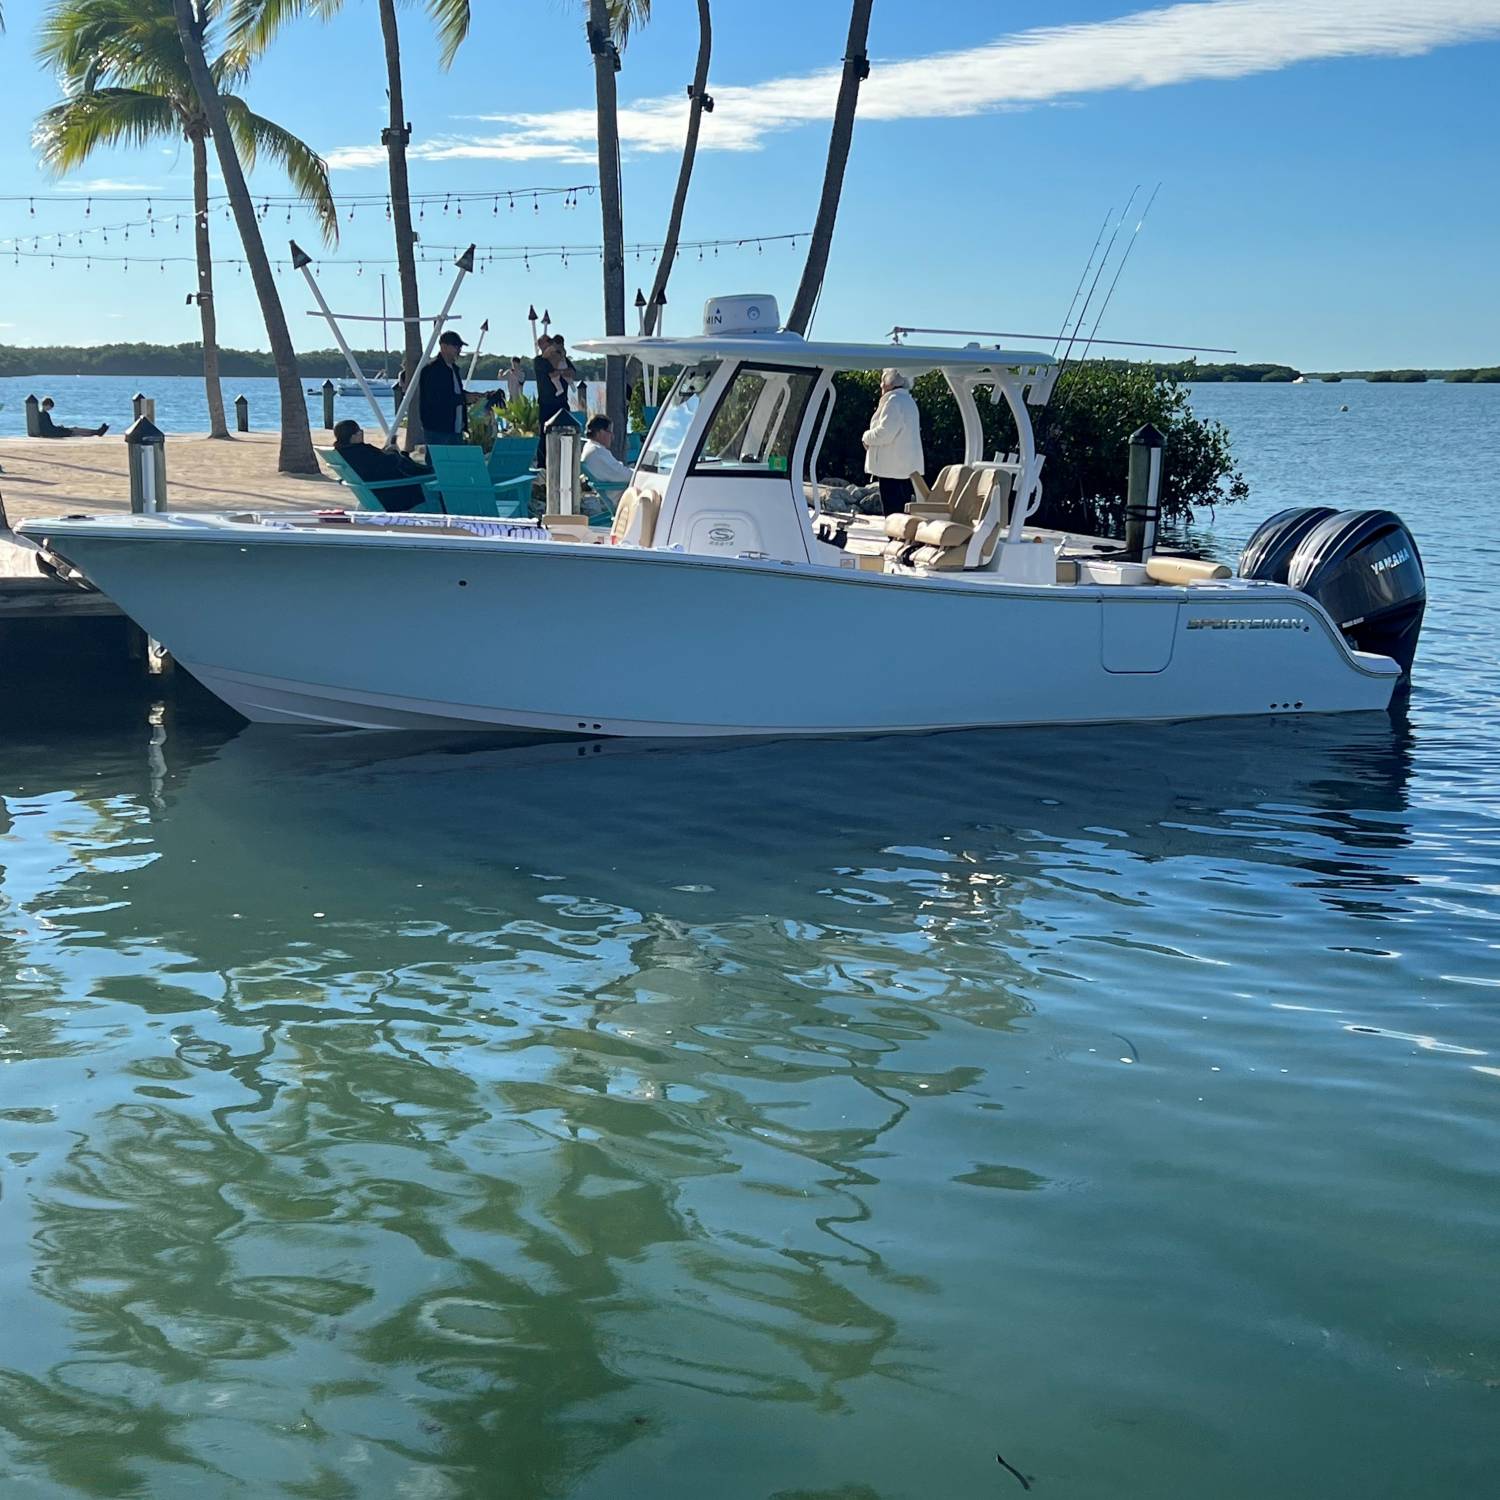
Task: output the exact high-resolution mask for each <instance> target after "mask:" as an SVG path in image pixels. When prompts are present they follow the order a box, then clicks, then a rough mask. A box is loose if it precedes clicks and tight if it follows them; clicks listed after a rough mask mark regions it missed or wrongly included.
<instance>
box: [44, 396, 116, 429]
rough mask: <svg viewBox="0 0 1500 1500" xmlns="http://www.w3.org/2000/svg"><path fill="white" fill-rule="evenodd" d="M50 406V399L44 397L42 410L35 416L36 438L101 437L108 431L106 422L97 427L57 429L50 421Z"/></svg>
mask: <svg viewBox="0 0 1500 1500" xmlns="http://www.w3.org/2000/svg"><path fill="white" fill-rule="evenodd" d="M52 405H53V402H52V397H51V396H47V397H45V398H44V399H43V401H42V409H41V410H40V411H39V412H38V413H37V414H36V420H37V436H38V437H45V438H61V437H103V436H104V434H105V433H106V432H108V431H109V423H108V422H101V423H100V424H99V425H98V426H97V427H59V426H58V425H57V423H56V422H54V421H53V420H52Z"/></svg>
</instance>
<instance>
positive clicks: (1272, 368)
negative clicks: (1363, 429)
mask: <svg viewBox="0 0 1500 1500" xmlns="http://www.w3.org/2000/svg"><path fill="white" fill-rule="evenodd" d="M354 354H355V358H356V359H357V360H358V361H359V364H360V368H361V369H363V370H366V371H371V372H373V371H377V370H380V369H382V368H384V369H385V370H386V372H387V373H388V374H394V373H395V372H396V370H397V369H398V368H399V367H400V359H399V356H397V355H395V354H394V353H386V352H383V351H381V350H379V349H356V350H355V351H354ZM518 357H519V358H520V359H521V362H522V364H523V365H526V366H528V368H529V365H530V359H529V357H528V356H527V355H526V354H525V353H524V352H522V353H520V354H519V356H518ZM510 360H511V355H510V353H509V352H501V353H495V354H484V355H481V356H480V359H479V362H478V365H477V367H476V370H475V374H474V381H475V383H476V384H484V383H494V382H496V381H498V380H500V378H501V377H502V375H503V374H504V372H505V370H506V369H507V368H508V366H509V364H510ZM574 363H575V365H576V366H577V368H578V372H579V374H580V375H581V376H582V377H583V378H584V379H585V380H601V379H603V376H604V361H603V360H602V359H586V358H583V357H578V358H575V360H574ZM1107 363H1110V364H1152V365H1153V366H1154V368H1155V369H1156V370H1157V371H1158V372H1159V373H1161V374H1163V375H1170V376H1173V377H1175V378H1176V379H1178V380H1180V381H1184V382H1190V383H1197V384H1209V383H1221V384H1226V385H1232V384H1243V385H1253V384H1256V383H1260V384H1265V385H1290V384H1292V383H1294V382H1296V381H1297V380H1299V379H1300V380H1303V381H1305V382H1307V383H1308V384H1311V383H1313V382H1315V381H1324V382H1327V383H1330V384H1332V383H1336V382H1338V381H1341V380H1369V381H1374V382H1376V383H1379V384H1393V385H1397V384H1399V385H1419V384H1422V383H1423V382H1425V381H1429V380H1437V381H1446V382H1448V383H1450V384H1469V383H1474V384H1482V385H1491V384H1500V364H1495V365H1489V366H1461V367H1458V368H1452V369H1429V368H1420V367H1409V368H1402V369H1389V370H1374V369H1371V370H1300V369H1298V368H1297V367H1296V366H1295V365H1282V364H1268V363H1253V364H1251V363H1246V364H1239V363H1227V364H1200V363H1198V362H1197V361H1196V360H1187V361H1184V362H1182V363H1177V364H1163V363H1161V362H1159V361H1150V360H1109V361H1107ZM202 374H203V351H202V348H201V346H200V345H198V344H80V345H68V344H60V345H46V346H42V345H37V346H27V345H20V344H0V379H9V380H26V379H35V380H53V379H57V378H59V377H64V378H65V377H69V376H78V377H84V378H91V377H93V376H100V375H113V376H124V377H126V378H127V379H131V380H142V381H145V380H149V379H150V378H152V377H153V376H162V375H174V376H175V375H181V376H198V377H200V378H201V376H202ZM219 374H220V377H221V378H222V379H224V380H244V379H247V378H249V379H257V378H258V379H266V380H274V379H275V378H276V367H275V366H274V365H273V364H272V362H271V356H270V355H269V354H268V353H265V352H263V351H262V350H259V349H221V350H220V351H219ZM297 374H298V378H299V379H300V380H302V381H304V382H306V381H323V380H325V379H333V380H347V379H348V378H349V366H348V364H347V363H346V362H345V360H344V357H343V355H342V354H340V353H339V351H338V350H337V349H314V350H309V351H308V352H307V353H305V354H299V355H298V356H297Z"/></svg>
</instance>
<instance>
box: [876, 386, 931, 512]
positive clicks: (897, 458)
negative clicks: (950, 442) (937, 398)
mask: <svg viewBox="0 0 1500 1500" xmlns="http://www.w3.org/2000/svg"><path fill="white" fill-rule="evenodd" d="M909 384H910V382H909V381H908V380H907V378H906V376H905V375H903V374H902V373H901V371H900V370H882V371H881V372H880V405H879V406H877V407H876V408H875V417H874V420H873V421H872V422H871V423H870V430H869V431H868V432H867V433H865V435H864V438H863V442H864V445H865V472H866V473H867V474H869V475H870V476H871V477H872V478H874V479H878V480H879V481H880V507H881V509H882V510H883V511H884V512H885V513H886V515H888V516H892V515H895V513H896V512H897V511H898V510H905V509H906V506H907V504H908V502H909V501H910V500H911V498H912V488H911V476H912V475H913V474H920V473H922V472H923V470H924V468H925V465H924V464H923V462H922V420H921V416H920V414H919V413H918V411H917V403H916V401H915V400H913V398H912V394H911V391H910V390H909V389H908V386H909Z"/></svg>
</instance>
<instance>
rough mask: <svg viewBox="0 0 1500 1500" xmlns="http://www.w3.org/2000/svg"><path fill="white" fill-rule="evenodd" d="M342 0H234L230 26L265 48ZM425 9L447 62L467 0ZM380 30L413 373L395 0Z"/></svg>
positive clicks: (413, 431) (415, 308) (413, 435)
mask: <svg viewBox="0 0 1500 1500" xmlns="http://www.w3.org/2000/svg"><path fill="white" fill-rule="evenodd" d="M343 3H344V0H233V4H234V27H235V32H236V35H237V37H238V38H239V40H240V41H241V42H242V43H243V44H244V45H245V46H247V47H248V48H249V49H251V50H252V51H255V52H259V51H262V50H264V48H265V47H266V46H268V45H269V44H270V42H271V39H272V38H273V37H274V36H275V35H276V33H277V32H278V31H279V30H280V29H281V28H282V27H283V26H284V25H286V24H287V22H289V21H292V20H295V19H296V18H298V17H300V16H305V15H313V16H316V17H318V19H319V20H322V21H326V20H328V19H329V18H330V17H332V16H334V15H336V14H337V13H338V11H339V10H341V9H342V8H343ZM425 4H426V7H427V13H428V15H429V16H431V17H432V20H433V23H434V25H435V26H436V27H437V34H438V41H439V43H440V44H441V47H442V52H441V61H442V65H443V66H444V67H445V68H446V67H449V66H450V65H451V64H452V62H453V59H454V57H455V55H456V54H457V52H458V49H459V48H460V47H461V46H462V45H463V42H464V38H465V37H467V36H468V34H469V18H470V0H425ZM378 9H379V12H380V34H381V37H382V39H383V40H384V42H385V77H386V97H387V100H388V103H389V107H390V113H389V123H388V124H387V125H386V128H385V129H384V130H382V131H381V132H380V142H381V144H382V145H383V146H384V147H385V148H386V155H387V157H388V160H389V164H390V179H391V227H392V229H393V231H394V233H395V236H396V272H397V280H398V281H399V282H400V286H401V315H402V317H403V318H404V319H405V322H404V323H403V324H402V328H403V329H404V330H405V342H404V345H403V348H404V352H405V358H406V369H407V372H408V374H409V375H410V377H411V378H412V379H415V378H416V373H417V366H418V365H419V364H420V363H421V360H422V350H423V339H422V325H421V323H420V322H419V321H418V319H419V318H420V316H421V312H422V305H421V301H420V299H419V297H418V294H417V253H416V235H415V233H414V232H413V230H412V222H411V188H410V186H409V182H408V178H407V172H406V148H407V146H409V145H410V144H411V125H410V123H409V122H408V121H407V119H406V102H405V97H404V95H403V93H402V89H401V34H400V31H399V29H398V27H397V25H396V0H378ZM421 436H422V431H421V422H420V419H419V417H418V416H417V412H416V408H415V405H413V408H412V410H411V412H410V413H409V415H408V418H407V429H406V439H407V446H408V447H410V446H411V445H412V444H414V443H416V442H419V441H420V440H421Z"/></svg>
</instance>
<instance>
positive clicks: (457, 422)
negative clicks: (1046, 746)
mask: <svg viewBox="0 0 1500 1500" xmlns="http://www.w3.org/2000/svg"><path fill="white" fill-rule="evenodd" d="M463 346H464V341H463V339H461V338H460V337H459V336H458V334H457V333H456V332H455V331H454V330H453V329H451V328H450V329H448V331H447V332H446V333H444V334H443V336H442V338H440V339H439V340H438V352H437V357H436V358H435V359H432V360H429V361H428V362H427V363H426V364H425V365H423V366H422V375H421V380H420V382H419V383H418V386H417V407H418V410H419V411H420V412H421V416H422V432H423V434H424V435H425V436H426V438H427V442H428V444H429V446H430V445H431V444H433V443H461V442H463V440H464V430H465V428H467V426H468V423H469V417H468V411H469V407H470V406H471V405H472V404H473V403H474V402H476V401H478V400H479V399H480V398H479V397H478V396H471V395H470V394H469V393H468V392H467V391H466V390H465V389H464V378H463V376H462V375H460V374H459V372H458V353H459V350H460V349H462V348H463Z"/></svg>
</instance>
